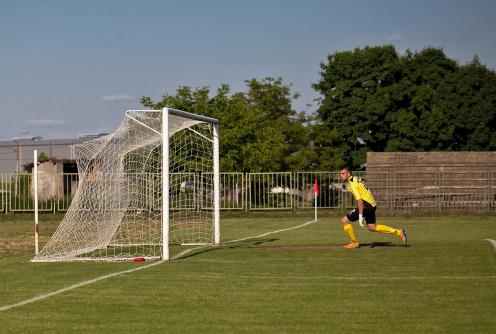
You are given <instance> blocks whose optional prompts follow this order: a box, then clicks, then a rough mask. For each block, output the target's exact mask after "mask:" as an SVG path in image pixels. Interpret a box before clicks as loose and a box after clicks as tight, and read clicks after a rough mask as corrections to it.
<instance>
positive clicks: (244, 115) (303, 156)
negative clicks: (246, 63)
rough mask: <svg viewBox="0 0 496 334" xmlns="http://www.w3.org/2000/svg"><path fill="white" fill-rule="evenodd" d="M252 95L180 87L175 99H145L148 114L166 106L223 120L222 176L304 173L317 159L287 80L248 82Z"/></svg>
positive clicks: (307, 127)
mask: <svg viewBox="0 0 496 334" xmlns="http://www.w3.org/2000/svg"><path fill="white" fill-rule="evenodd" d="M246 84H247V92H237V93H233V94H231V92H230V87H229V86H228V85H226V84H222V85H221V86H220V88H219V89H217V91H216V94H215V95H213V96H211V95H212V94H211V92H210V89H209V88H208V87H201V88H197V89H194V90H193V89H191V88H190V87H188V86H181V87H179V88H178V89H177V90H176V93H175V94H174V95H169V94H165V95H164V96H163V97H162V100H161V101H158V102H154V101H152V99H151V98H149V97H143V98H142V99H141V103H142V104H143V105H144V106H146V107H149V108H153V109H161V108H163V107H164V106H169V107H173V108H178V109H183V110H186V111H189V112H193V113H197V114H201V115H206V116H211V117H215V118H217V119H219V122H220V124H221V140H220V155H221V170H223V171H245V172H248V171H250V172H262V171H287V170H296V169H300V170H301V169H305V168H306V167H307V166H310V165H311V164H312V163H314V159H315V156H314V155H313V151H312V149H311V148H309V147H308V145H307V143H308V136H309V131H310V130H309V126H308V124H306V122H307V118H306V116H305V115H304V114H302V113H297V112H295V111H294V110H293V109H292V100H293V99H295V98H297V97H298V96H297V94H292V92H291V87H290V86H289V85H286V84H284V83H283V81H282V79H280V78H277V79H274V78H265V79H262V80H257V79H251V80H247V81H246Z"/></svg>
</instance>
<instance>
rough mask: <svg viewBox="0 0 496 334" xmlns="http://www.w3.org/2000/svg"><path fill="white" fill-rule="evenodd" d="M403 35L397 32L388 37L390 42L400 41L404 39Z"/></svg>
mask: <svg viewBox="0 0 496 334" xmlns="http://www.w3.org/2000/svg"><path fill="white" fill-rule="evenodd" d="M403 37H404V36H403V35H402V34H401V33H400V32H395V33H392V34H390V35H387V36H386V39H387V40H388V41H399V40H402V39H403Z"/></svg>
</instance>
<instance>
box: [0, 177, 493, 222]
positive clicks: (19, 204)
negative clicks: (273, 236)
mask: <svg viewBox="0 0 496 334" xmlns="http://www.w3.org/2000/svg"><path fill="white" fill-rule="evenodd" d="M354 174H355V175H358V176H363V177H365V178H366V182H367V184H368V186H369V187H370V188H371V189H372V192H373V193H374V196H375V198H376V200H377V202H378V205H379V207H380V208H381V209H386V210H392V211H393V210H417V209H420V210H429V211H456V210H488V211H496V172H483V173H480V172H479V173H465V172H449V173H448V172H436V173H434V172H433V173H420V172H419V174H418V175H412V174H411V173H401V172H384V173H374V174H371V173H369V174H367V175H365V173H363V172H358V173H357V172H356V173H354ZM39 177H40V179H39V187H40V189H39V204H38V205H39V209H40V211H42V212H63V211H66V210H67V209H68V208H69V205H70V203H71V200H72V198H73V197H74V195H75V194H76V191H77V188H78V183H79V178H78V175H77V174H68V173H59V174H51V175H40V176H39ZM195 177H202V176H201V175H197V176H195ZM193 178H194V177H193V176H188V177H187V179H188V180H190V179H193ZM315 180H317V182H318V188H319V193H318V197H317V206H318V208H329V209H346V208H350V207H353V206H354V205H355V204H354V201H353V198H352V196H351V194H350V193H348V192H346V191H345V190H344V188H343V184H342V183H341V182H340V181H339V173H338V172H297V173H292V172H285V173H221V174H220V184H221V185H220V192H221V196H220V200H221V203H220V204H221V205H220V207H221V210H247V211H248V210H250V211H255V210H305V209H313V208H314V193H313V185H314V182H315ZM31 181H32V178H31V174H29V173H19V174H14V173H4V174H1V173H0V212H4V213H9V212H30V211H33V210H34V203H33V196H32V185H31V184H32V183H31ZM197 182H200V181H199V180H197ZM202 191H203V190H202ZM207 195H208V194H207ZM190 204H191V205H194V206H205V205H207V204H205V203H202V201H201V200H200V201H198V202H194V203H193V202H191V203H190ZM190 204H188V205H190ZM171 205H174V203H171Z"/></svg>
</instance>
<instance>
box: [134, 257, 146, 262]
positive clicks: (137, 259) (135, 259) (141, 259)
mask: <svg viewBox="0 0 496 334" xmlns="http://www.w3.org/2000/svg"><path fill="white" fill-rule="evenodd" d="M133 261H134V262H145V258H144V257H135V258H134V259H133Z"/></svg>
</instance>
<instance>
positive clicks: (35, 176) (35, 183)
mask: <svg viewBox="0 0 496 334" xmlns="http://www.w3.org/2000/svg"><path fill="white" fill-rule="evenodd" d="M33 155H34V157H33V161H34V165H33V188H34V189H33V191H34V253H35V254H36V255H38V150H34V151H33Z"/></svg>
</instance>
